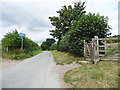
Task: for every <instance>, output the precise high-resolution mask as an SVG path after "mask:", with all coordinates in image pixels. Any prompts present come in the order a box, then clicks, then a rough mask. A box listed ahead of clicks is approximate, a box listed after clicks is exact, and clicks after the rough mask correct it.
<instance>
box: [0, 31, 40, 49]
mask: <svg viewBox="0 0 120 90" xmlns="http://www.w3.org/2000/svg"><path fill="white" fill-rule="evenodd" d="M23 42H24V43H23V49H24V50H26V51H32V50H36V49H39V48H40V47H39V45H38V44H37V43H35V42H33V41H32V40H30V39H28V38H27V37H23ZM2 46H3V49H5V48H6V47H8V48H9V50H17V49H20V47H21V38H20V37H19V33H18V31H17V29H15V30H13V32H9V33H7V34H6V35H5V36H4V38H3V39H2Z"/></svg>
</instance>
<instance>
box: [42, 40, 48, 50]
mask: <svg viewBox="0 0 120 90" xmlns="http://www.w3.org/2000/svg"><path fill="white" fill-rule="evenodd" d="M41 49H42V50H46V49H47V44H46V41H44V42H43V43H42V44H41Z"/></svg>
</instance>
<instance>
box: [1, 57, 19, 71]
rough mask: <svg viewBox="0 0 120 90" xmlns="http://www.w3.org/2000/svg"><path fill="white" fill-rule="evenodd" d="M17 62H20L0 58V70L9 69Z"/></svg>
mask: <svg viewBox="0 0 120 90" xmlns="http://www.w3.org/2000/svg"><path fill="white" fill-rule="evenodd" d="M19 62H21V61H17V60H9V59H2V58H0V66H2V67H1V68H0V70H2V69H7V68H10V67H12V66H14V65H16V64H17V63H19Z"/></svg>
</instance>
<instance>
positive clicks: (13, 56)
mask: <svg viewBox="0 0 120 90" xmlns="http://www.w3.org/2000/svg"><path fill="white" fill-rule="evenodd" d="M16 52H17V53H16ZM40 52H42V50H41V49H38V50H35V51H29V52H26V51H25V50H22V51H21V50H18V49H17V50H16V51H15V52H14V51H9V52H8V53H7V54H6V53H5V54H3V56H2V58H8V59H12V60H23V59H26V58H30V57H32V56H34V55H37V54H39V53H40Z"/></svg>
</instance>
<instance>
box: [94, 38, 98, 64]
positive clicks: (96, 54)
mask: <svg viewBox="0 0 120 90" xmlns="http://www.w3.org/2000/svg"><path fill="white" fill-rule="evenodd" d="M94 48H95V49H94V54H95V59H94V63H97V61H99V39H98V36H95V43H94Z"/></svg>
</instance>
